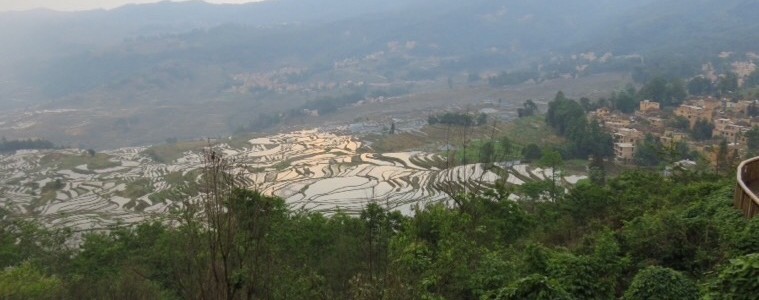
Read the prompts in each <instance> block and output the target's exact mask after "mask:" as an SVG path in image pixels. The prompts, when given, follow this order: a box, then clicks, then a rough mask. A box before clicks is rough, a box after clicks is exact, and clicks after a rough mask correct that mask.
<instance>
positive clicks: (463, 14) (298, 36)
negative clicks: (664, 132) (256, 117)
mask: <svg viewBox="0 0 759 300" xmlns="http://www.w3.org/2000/svg"><path fill="white" fill-rule="evenodd" d="M757 12H759V0H666V1H654V0H640V1H628V0H573V1H556V0H499V1H495V0H469V1H460V0H387V1H369V0H268V1H263V2H257V3H249V4H243V5H214V4H208V3H205V2H201V1H189V2H160V3H155V4H144V5H128V6H124V7H121V8H117V9H113V10H93V11H84V12H55V11H47V10H34V11H26V12H7V13H0V68H1V69H2V70H3V72H0V109H2V108H4V107H10V106H14V107H18V106H25V105H33V104H40V103H50V102H57V103H63V104H72V105H78V106H85V107H86V106H91V105H103V104H107V105H115V104H119V105H125V106H128V105H142V104H149V105H156V103H162V104H167V103H168V104H174V105H177V104H182V103H185V102H193V103H203V102H204V101H211V100H214V101H215V100H219V99H228V98H230V97H231V98H233V99H238V100H239V99H242V100H240V101H243V100H245V101H248V100H247V99H250V98H255V99H259V98H260V97H259V96H256V95H258V94H261V93H264V92H260V91H258V90H256V88H257V87H258V85H260V84H261V81H262V80H263V82H264V83H265V84H268V85H270V86H269V87H265V88H269V89H270V90H275V89H281V90H287V88H292V86H293V85H295V84H300V85H301V86H323V85H326V86H330V85H332V84H334V83H336V82H347V81H356V82H369V83H375V84H379V85H387V84H391V83H405V82H408V81H415V80H435V79H440V78H443V79H445V78H447V77H451V76H460V75H461V74H464V75H466V74H469V73H475V74H476V73H491V74H492V73H494V72H496V73H497V72H501V71H508V70H517V69H525V68H531V69H532V70H531V71H535V70H537V69H539V68H540V67H543V68H548V67H551V66H549V65H551V64H557V65H558V64H561V63H563V62H562V59H564V60H566V58H567V57H572V56H573V55H577V54H580V53H587V52H594V53H596V54H598V56H601V55H603V54H604V53H607V52H610V53H613V54H614V55H615V56H625V55H636V57H637V55H640V56H642V57H643V58H644V59H643V60H639V61H644V62H645V63H648V64H654V65H656V66H659V67H660V69H672V68H682V69H683V71H680V72H677V73H676V74H677V75H678V76H680V75H683V76H691V75H695V74H694V72H697V71H699V70H700V65H701V64H702V63H704V62H706V61H708V60H709V59H711V58H713V57H716V55H717V54H718V53H720V52H723V51H732V52H735V53H746V52H749V51H757V52H759V18H756V17H755V15H756V13H757ZM557 61H559V63H557ZM672 62H677V64H682V63H681V62H685V64H688V67H682V66H674V67H671V65H676V64H673V63H672ZM577 67H583V66H578V65H577V64H574V63H571V64H568V65H560V66H552V68H555V69H556V70H557V71H556V72H554V73H561V72H572V71H574V70H576V69H577ZM635 67H640V66H639V65H637V66H635ZM288 68H289V69H288ZM631 68H632V67H631V66H630V65H627V64H624V63H623V64H619V65H614V66H610V67H603V68H592V67H591V68H590V69H588V70H592V71H596V72H608V71H614V72H630V71H632V70H631ZM283 70H284V71H283ZM288 70H289V71H288ZM293 70H296V71H293ZM567 70H568V71H567ZM283 72H284V73H283ZM277 74H279V75H277ZM283 74H284V75H283ZM272 76H274V77H272ZM277 76H279V77H277ZM275 77H276V78H275ZM241 78H243V79H241ZM261 78H263V79H261ZM272 80H274V81H272ZM257 84H258V85H257ZM272 86H273V87H272ZM231 90H234V91H240V90H245V91H253V92H252V93H253V94H251V95H245V96H244V97H242V98H240V97H237V96H236V94H230V93H229V91H231ZM348 92H352V91H343V90H330V92H329V93H332V94H340V93H348ZM255 93H258V94H255ZM298 95H299V96H298V98H301V99H304V100H303V101H306V100H308V99H313V98H314V97H321V96H323V95H322V94H318V93H317V94H298ZM235 97H237V98H235ZM246 97H247V98H246ZM256 97H259V98H256ZM270 98H271V97H270ZM271 99H278V98H277V97H273V98H271ZM262 101H263V100H262ZM298 105H300V104H298ZM295 106H297V105H295Z"/></svg>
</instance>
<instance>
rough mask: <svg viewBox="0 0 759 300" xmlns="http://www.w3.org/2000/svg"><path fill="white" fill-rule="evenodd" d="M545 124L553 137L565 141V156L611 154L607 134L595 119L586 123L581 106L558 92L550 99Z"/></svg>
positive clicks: (600, 155)
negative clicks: (564, 138)
mask: <svg viewBox="0 0 759 300" xmlns="http://www.w3.org/2000/svg"><path fill="white" fill-rule="evenodd" d="M546 123H548V125H549V126H551V127H553V128H554V129H555V130H556V133H557V134H559V135H560V136H563V137H566V138H567V140H568V141H569V144H568V145H567V146H566V148H565V149H564V150H565V152H566V153H567V155H568V156H569V157H573V158H581V159H587V158H588V157H590V156H594V157H601V158H603V157H609V156H611V155H612V154H614V151H613V150H614V148H613V144H612V142H613V139H612V137H611V135H609V134H608V133H606V132H605V131H604V130H603V128H602V127H601V125H600V124H598V122H596V121H595V120H593V121H590V122H588V118H587V117H586V115H585V110H584V109H583V107H582V105H580V103H578V102H577V101H575V100H572V99H568V98H566V97H565V96H564V93H562V92H559V93H558V94H556V97H555V98H554V100H553V101H552V102H551V103H549V104H548V113H547V114H546Z"/></svg>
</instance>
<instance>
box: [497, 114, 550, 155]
mask: <svg viewBox="0 0 759 300" xmlns="http://www.w3.org/2000/svg"><path fill="white" fill-rule="evenodd" d="M504 133H505V135H506V136H507V137H509V139H510V140H511V141H512V142H513V143H515V144H517V145H522V146H525V145H528V144H537V145H538V146H540V147H541V148H543V147H545V146H553V145H559V144H561V143H563V142H564V139H562V138H561V137H559V136H557V135H556V134H554V133H553V131H552V130H551V128H550V127H548V124H546V122H545V119H544V117H543V116H542V115H541V116H534V117H528V118H520V119H517V120H515V121H514V122H511V123H508V124H506V128H505V129H504Z"/></svg>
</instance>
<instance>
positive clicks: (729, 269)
mask: <svg viewBox="0 0 759 300" xmlns="http://www.w3.org/2000/svg"><path fill="white" fill-rule="evenodd" d="M757 278H759V253H754V254H749V255H745V256H741V257H738V258H735V259H732V260H730V264H728V265H727V266H726V267H725V268H724V269H723V270H722V271H721V272H720V273H719V276H718V277H717V279H716V280H715V281H714V283H713V285H712V286H711V293H712V294H713V297H714V298H715V299H718V298H719V299H753V298H755V296H756V295H757V293H759V281H757Z"/></svg>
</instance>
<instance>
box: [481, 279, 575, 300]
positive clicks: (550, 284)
mask: <svg viewBox="0 0 759 300" xmlns="http://www.w3.org/2000/svg"><path fill="white" fill-rule="evenodd" d="M484 299H493V300H518V299H519V300H521V299H525V300H569V299H573V298H572V297H571V296H570V295H569V293H567V292H566V291H565V290H564V289H562V287H561V285H559V283H558V282H556V281H555V280H551V279H549V278H548V277H545V276H541V275H537V274H536V275H531V276H528V277H525V278H522V279H519V280H517V281H516V282H514V283H513V284H511V285H509V286H508V287H505V288H503V289H501V290H499V291H498V292H497V293H495V294H494V295H492V296H490V297H487V298H484Z"/></svg>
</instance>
